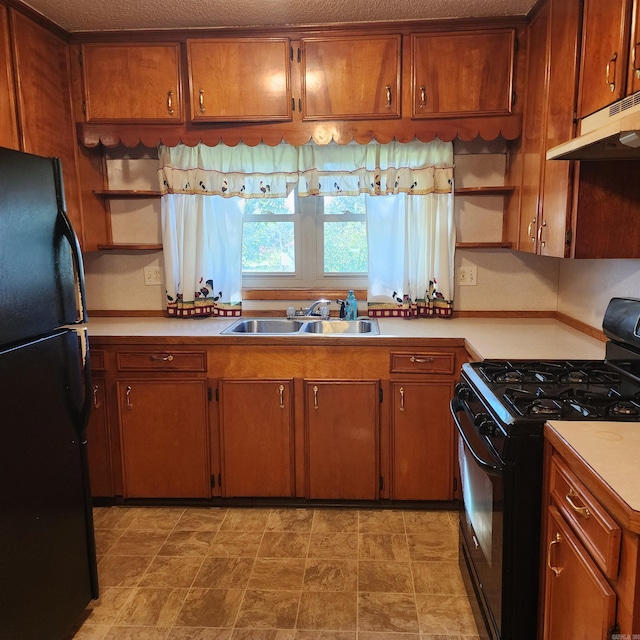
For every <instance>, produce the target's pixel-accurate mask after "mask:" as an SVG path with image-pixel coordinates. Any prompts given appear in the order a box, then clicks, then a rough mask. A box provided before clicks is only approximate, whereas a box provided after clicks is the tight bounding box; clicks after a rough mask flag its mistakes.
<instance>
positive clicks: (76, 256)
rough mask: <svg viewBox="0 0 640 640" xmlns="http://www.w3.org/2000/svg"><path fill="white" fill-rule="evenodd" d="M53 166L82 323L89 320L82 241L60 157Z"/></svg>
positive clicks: (60, 219)
mask: <svg viewBox="0 0 640 640" xmlns="http://www.w3.org/2000/svg"><path fill="white" fill-rule="evenodd" d="M53 166H54V173H55V181H56V193H57V197H58V220H59V221H60V222H61V223H62V235H64V237H65V238H66V239H67V242H68V243H69V246H70V247H71V254H72V258H73V266H74V268H75V271H76V282H77V296H76V297H77V301H78V302H77V306H78V320H77V324H81V323H83V322H87V304H86V292H85V286H84V265H83V263H82V252H81V250H80V242H79V240H78V236H77V235H76V232H75V231H74V230H73V226H72V224H71V221H70V220H69V216H68V215H67V211H66V204H65V199H64V188H63V184H62V166H61V164H60V160H59V158H53Z"/></svg>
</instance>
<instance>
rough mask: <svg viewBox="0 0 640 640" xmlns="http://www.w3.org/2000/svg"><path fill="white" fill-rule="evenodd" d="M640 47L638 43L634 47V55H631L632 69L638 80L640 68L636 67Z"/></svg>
mask: <svg viewBox="0 0 640 640" xmlns="http://www.w3.org/2000/svg"><path fill="white" fill-rule="evenodd" d="M639 46H640V42H636V43H635V44H634V45H633V53H632V54H631V60H632V61H631V68H632V69H633V71H634V73H635V74H636V78H640V68H638V66H637V65H636V53H637V51H638V47H639Z"/></svg>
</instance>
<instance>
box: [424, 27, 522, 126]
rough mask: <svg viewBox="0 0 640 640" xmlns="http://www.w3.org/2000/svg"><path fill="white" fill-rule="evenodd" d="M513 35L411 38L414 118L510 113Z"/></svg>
mask: <svg viewBox="0 0 640 640" xmlns="http://www.w3.org/2000/svg"><path fill="white" fill-rule="evenodd" d="M514 45H515V31H514V30H513V29H497V30H492V31H486V32H483V31H474V32H466V33H464V32H460V33H430V34H414V35H412V36H411V51H412V83H411V89H412V100H413V103H412V109H411V116H412V117H413V118H434V117H441V116H443V115H446V116H460V117H464V116H472V115H485V116H488V115H497V114H509V113H511V95H512V82H513V63H514V51H515V46H514Z"/></svg>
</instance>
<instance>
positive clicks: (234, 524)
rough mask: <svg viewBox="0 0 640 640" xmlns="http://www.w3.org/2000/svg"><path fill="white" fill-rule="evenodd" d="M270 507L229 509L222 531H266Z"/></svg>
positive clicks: (221, 527) (221, 526)
mask: <svg viewBox="0 0 640 640" xmlns="http://www.w3.org/2000/svg"><path fill="white" fill-rule="evenodd" d="M269 514H270V510H269V509H229V510H228V511H227V515H226V516H225V518H224V520H223V521H222V524H221V525H220V530H221V531H260V532H262V531H264V529H265V527H266V526H267V520H268V519H269Z"/></svg>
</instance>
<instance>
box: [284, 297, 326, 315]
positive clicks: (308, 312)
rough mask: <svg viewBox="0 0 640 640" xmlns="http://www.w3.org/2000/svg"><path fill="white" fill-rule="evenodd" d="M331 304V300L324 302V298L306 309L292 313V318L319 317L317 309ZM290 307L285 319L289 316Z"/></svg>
mask: <svg viewBox="0 0 640 640" xmlns="http://www.w3.org/2000/svg"><path fill="white" fill-rule="evenodd" d="M330 304H331V300H326V299H325V298H321V299H320V300H316V301H315V302H312V303H311V305H310V306H309V307H308V308H307V309H300V310H299V311H295V312H294V316H320V315H321V314H320V313H319V312H318V311H317V309H318V307H321V306H323V305H326V306H327V307H328V306H329V305H330ZM291 309H292V307H289V309H287V317H290V316H291V311H290V310H291Z"/></svg>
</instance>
